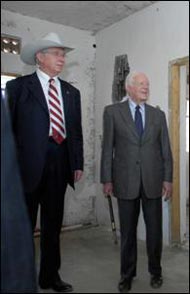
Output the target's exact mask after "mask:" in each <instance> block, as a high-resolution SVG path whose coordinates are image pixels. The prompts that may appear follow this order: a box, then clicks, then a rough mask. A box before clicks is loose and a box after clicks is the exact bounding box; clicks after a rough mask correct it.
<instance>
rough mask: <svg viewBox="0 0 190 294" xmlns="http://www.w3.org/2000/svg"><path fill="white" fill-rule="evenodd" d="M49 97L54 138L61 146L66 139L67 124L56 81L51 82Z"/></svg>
mask: <svg viewBox="0 0 190 294" xmlns="http://www.w3.org/2000/svg"><path fill="white" fill-rule="evenodd" d="M48 96H49V110H50V124H51V127H52V137H53V139H54V140H55V141H56V142H57V143H58V144H61V143H62V142H63V140H64V139H65V138H66V134H65V124H64V121H63V109H62V108H61V103H60V100H59V97H58V91H57V89H56V86H55V80H54V79H50V80H49V90H48Z"/></svg>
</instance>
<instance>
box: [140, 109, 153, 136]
mask: <svg viewBox="0 0 190 294" xmlns="http://www.w3.org/2000/svg"><path fill="white" fill-rule="evenodd" d="M152 119H153V118H152V115H151V110H150V108H149V106H148V105H147V104H145V128H144V132H143V135H142V142H144V141H145V140H146V138H147V136H148V133H149V130H150V127H151V121H152Z"/></svg>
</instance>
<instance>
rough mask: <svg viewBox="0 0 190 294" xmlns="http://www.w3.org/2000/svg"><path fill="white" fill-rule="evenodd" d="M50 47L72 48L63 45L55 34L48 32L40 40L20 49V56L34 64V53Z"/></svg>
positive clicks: (66, 50) (24, 60)
mask: <svg viewBox="0 0 190 294" xmlns="http://www.w3.org/2000/svg"><path fill="white" fill-rule="evenodd" d="M50 47H58V48H64V51H65V52H69V51H71V50H73V49H72V48H68V47H65V45H64V44H63V43H62V42H61V40H60V38H59V36H58V35H57V34H55V33H49V34H47V35H46V36H44V37H43V38H42V39H41V40H38V41H36V42H33V43H29V44H26V45H25V46H24V47H23V48H22V50H21V54H20V58H21V59H22V61H23V62H24V63H26V64H30V65H35V64H36V53H37V52H39V51H41V50H43V49H47V48H50Z"/></svg>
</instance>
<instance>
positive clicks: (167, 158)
mask: <svg viewBox="0 0 190 294" xmlns="http://www.w3.org/2000/svg"><path fill="white" fill-rule="evenodd" d="M161 115H162V118H161V119H162V128H161V150H162V157H163V161H164V179H163V180H164V181H166V182H172V177H173V159H172V152H171V147H170V140H169V134H168V128H167V123H166V117H165V114H164V112H161Z"/></svg>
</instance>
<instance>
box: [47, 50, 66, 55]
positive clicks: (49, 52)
mask: <svg viewBox="0 0 190 294" xmlns="http://www.w3.org/2000/svg"><path fill="white" fill-rule="evenodd" d="M43 53H46V54H47V53H48V54H51V55H53V56H55V57H65V56H66V53H65V52H59V51H49V50H47V51H45V52H43Z"/></svg>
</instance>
